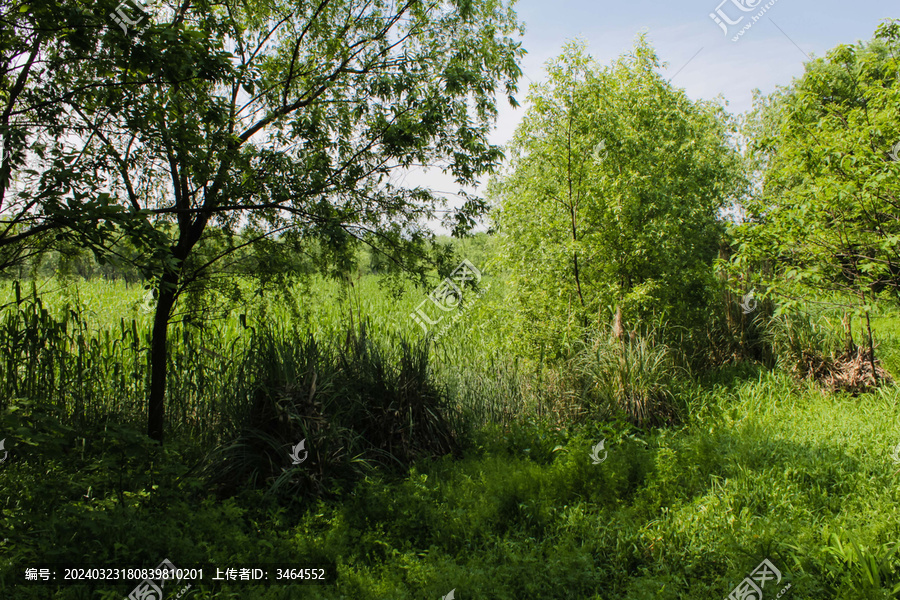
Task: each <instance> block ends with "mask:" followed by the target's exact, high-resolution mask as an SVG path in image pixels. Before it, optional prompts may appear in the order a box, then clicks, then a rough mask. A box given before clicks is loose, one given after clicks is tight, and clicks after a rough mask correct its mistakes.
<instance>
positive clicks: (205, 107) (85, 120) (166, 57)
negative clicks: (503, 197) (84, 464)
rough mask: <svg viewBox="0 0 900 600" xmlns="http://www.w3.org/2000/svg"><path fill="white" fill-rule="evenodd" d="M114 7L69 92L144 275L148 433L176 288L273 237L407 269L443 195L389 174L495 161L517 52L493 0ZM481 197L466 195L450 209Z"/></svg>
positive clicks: (503, 12) (340, 259)
mask: <svg viewBox="0 0 900 600" xmlns="http://www.w3.org/2000/svg"><path fill="white" fill-rule="evenodd" d="M121 16H122V15H120V17H121ZM125 16H127V17H128V18H119V19H112V20H109V24H108V26H107V27H106V31H107V33H106V39H105V43H106V46H105V47H106V48H107V50H108V52H107V55H106V59H107V60H106V61H105V62H101V63H98V65H90V64H85V65H83V66H82V67H83V69H84V70H85V73H88V74H90V75H91V76H93V77H95V80H96V83H97V86H96V87H95V88H94V89H93V91H92V93H91V94H80V95H79V96H77V97H75V98H68V99H66V101H67V102H68V106H69V108H70V111H71V114H73V115H77V116H78V118H80V119H81V123H82V124H83V125H84V127H85V128H87V130H88V131H89V135H90V140H91V142H92V146H91V152H92V168H94V169H96V170H97V171H98V172H101V173H103V174H105V175H106V176H107V177H108V186H109V187H108V189H107V190H104V191H103V197H104V198H111V199H112V201H113V202H114V203H115V204H117V205H118V206H120V207H122V208H123V211H124V212H125V213H127V215H128V218H121V219H118V220H117V222H116V230H115V231H116V233H117V234H119V235H124V236H126V237H127V238H128V240H129V241H130V242H131V243H133V244H134V245H135V246H136V247H137V248H138V249H139V250H140V252H141V253H142V254H141V255H140V256H141V258H140V261H139V262H140V265H141V267H142V268H143V270H144V273H145V274H146V275H147V276H148V277H150V278H152V280H153V281H154V282H155V284H154V287H155V293H156V305H155V314H154V317H153V324H152V334H151V348H150V352H149V368H150V383H149V400H148V413H149V423H148V431H149V435H150V436H151V437H153V438H155V439H157V440H162V438H163V428H164V422H165V399H166V378H167V335H168V331H169V322H170V319H171V318H172V315H173V310H174V307H175V306H176V302H177V301H178V299H179V298H180V297H182V295H183V294H184V293H186V292H187V291H190V290H191V289H192V286H198V285H201V284H202V282H203V281H204V278H205V277H207V276H208V275H209V274H210V273H212V272H213V271H214V270H215V268H216V265H217V264H219V263H220V262H221V260H222V259H223V257H226V256H228V255H229V254H230V253H231V252H233V251H234V250H235V249H237V248H239V247H243V246H247V245H252V244H254V243H261V242H263V241H265V240H270V239H272V238H273V237H274V236H278V239H279V240H281V241H292V242H294V243H298V244H299V243H303V241H304V240H313V239H315V240H316V242H315V243H316V245H317V247H321V248H324V249H325V256H324V258H323V268H333V269H335V270H339V269H340V268H341V267H342V266H344V264H345V261H347V260H349V258H350V256H351V255H352V253H351V252H349V251H348V248H349V246H350V245H351V244H352V243H353V242H354V241H355V240H358V239H365V240H366V241H367V242H368V243H372V244H377V245H378V246H379V247H380V248H381V249H382V250H383V251H384V252H386V253H388V254H390V255H391V256H393V257H394V258H395V259H396V260H397V261H398V262H401V263H403V264H404V266H405V267H407V268H412V269H415V268H416V267H417V266H418V265H420V264H421V263H420V262H419V258H420V257H421V253H420V252H419V251H420V250H421V248H422V247H423V246H424V244H425V242H427V240H428V239H429V237H430V234H429V232H428V229H427V223H428V221H430V220H431V219H433V218H434V217H435V215H436V214H437V211H438V210H440V209H441V208H442V206H443V205H444V204H445V201H444V200H443V199H442V198H441V197H440V196H439V195H438V194H436V193H434V192H432V191H431V190H430V189H427V188H422V187H407V186H403V185H401V184H396V183H392V181H395V180H397V179H398V178H395V177H394V178H392V177H391V175H392V174H393V173H395V172H397V171H402V170H404V169H408V168H414V167H418V166H422V165H426V166H429V165H430V166H435V167H437V168H441V169H443V170H444V171H445V172H446V173H449V174H451V175H452V176H453V177H455V179H456V181H457V182H458V183H459V185H460V186H461V187H463V186H468V185H473V184H475V183H477V181H478V178H479V177H480V176H481V174H483V173H485V172H487V171H489V170H490V169H492V168H493V167H494V166H495V165H497V164H498V162H499V161H500V159H501V158H502V153H501V151H500V149H499V148H497V147H495V146H492V145H491V144H490V143H489V142H488V133H489V131H490V128H491V126H492V123H493V121H494V119H495V117H496V98H497V96H498V95H499V96H501V97H502V96H506V97H508V98H509V99H510V101H513V102H514V99H513V94H514V93H515V90H516V88H515V82H516V79H517V77H518V75H519V73H520V70H519V67H518V64H517V61H518V59H519V57H520V55H521V53H522V51H521V50H520V47H519V43H518V42H517V41H515V40H514V39H513V38H512V37H511V36H513V35H514V34H515V33H516V32H517V31H518V27H519V26H518V24H517V22H516V21H515V14H514V13H513V11H512V9H511V7H510V6H508V5H506V4H504V3H503V2H502V1H500V0H447V1H445V0H402V1H400V2H393V1H386V0H316V1H314V2H307V1H301V0H273V1H255V0H251V1H250V2H235V1H232V0H225V1H223V2H206V1H205V0H199V1H191V0H188V1H187V2H179V3H177V4H172V5H171V6H166V5H156V6H151V7H148V8H147V12H146V13H143V12H142V13H136V12H134V11H133V7H132V8H129V9H128V11H126V15H125ZM109 81H112V82H115V83H116V84H117V85H115V86H107V85H105V83H104V82H109ZM98 195H99V192H98ZM483 209H484V202H483V200H481V199H480V198H477V197H470V198H468V199H467V200H466V201H465V202H464V203H463V204H462V206H461V207H456V208H454V209H453V210H452V211H451V213H450V216H451V217H455V219H452V218H451V221H452V223H453V224H455V225H456V226H458V227H459V228H465V227H466V226H467V225H468V224H470V223H471V221H472V219H473V217H474V216H476V215H477V214H479V213H480V212H482V211H483ZM238 231H239V232H240V235H236V233H237V232H238Z"/></svg>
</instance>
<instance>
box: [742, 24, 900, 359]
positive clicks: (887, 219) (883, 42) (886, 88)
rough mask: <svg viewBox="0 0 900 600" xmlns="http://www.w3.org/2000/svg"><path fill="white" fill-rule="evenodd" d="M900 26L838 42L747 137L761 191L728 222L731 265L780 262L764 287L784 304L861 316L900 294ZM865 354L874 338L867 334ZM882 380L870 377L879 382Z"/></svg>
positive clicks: (770, 101) (768, 103)
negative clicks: (734, 222) (840, 308)
mask: <svg viewBox="0 0 900 600" xmlns="http://www.w3.org/2000/svg"><path fill="white" fill-rule="evenodd" d="M898 106H900V24H898V23H897V22H894V21H886V22H884V23H882V24H881V25H880V26H879V27H878V29H877V30H876V32H875V37H874V39H873V40H872V41H870V42H867V43H859V44H857V45H855V46H846V45H841V46H838V47H836V48H834V49H833V50H831V51H830V52H829V53H828V54H827V56H826V57H825V58H820V59H816V60H813V61H810V62H809V63H807V64H806V71H805V73H804V75H803V76H802V77H801V78H799V79H797V80H795V81H794V82H793V83H792V84H791V85H790V86H788V87H785V88H781V89H779V90H778V91H776V92H775V93H774V94H772V95H771V96H769V97H757V102H756V104H755V107H754V111H753V113H752V114H751V115H750V116H749V118H748V125H747V131H748V136H749V137H750V139H751V150H752V152H753V156H754V158H755V161H756V171H757V173H758V181H759V185H758V186H757V190H756V193H755V194H753V195H752V196H751V197H750V198H749V200H748V202H747V205H746V207H745V209H746V213H747V214H746V218H745V220H744V222H742V223H740V224H739V225H738V226H737V227H735V232H734V235H735V239H736V242H737V244H738V247H739V251H738V252H737V253H736V254H735V256H734V258H733V263H734V265H736V266H737V267H739V268H740V267H742V266H743V265H746V264H751V263H754V262H756V263H758V262H760V261H763V260H766V261H769V262H771V263H773V264H775V265H776V266H777V268H776V269H774V271H773V273H772V276H771V277H768V278H766V280H765V281H764V282H763V283H764V284H765V285H766V286H767V287H768V288H769V289H770V290H771V293H772V294H774V295H775V296H777V297H779V298H780V300H781V301H782V304H783V305H784V307H786V308H787V307H790V306H792V305H794V304H797V303H799V302H801V301H805V302H808V301H810V300H815V301H824V302H829V301H834V302H836V303H837V304H838V305H842V304H843V305H844V306H848V307H850V308H851V309H853V310H855V311H856V312H858V313H859V314H864V315H865V316H866V319H867V324H868V310H869V308H870V307H871V306H872V304H874V303H875V302H876V301H877V300H878V298H885V297H887V298H891V299H893V301H894V302H896V301H897V300H898V299H900V210H898V209H900V195H898V192H900V157H898V156H897V154H898V152H900V114H898V112H897V107H898ZM868 338H869V340H868V341H869V351H870V352H869V358H870V360H871V361H872V370H873V373H875V372H876V371H875V365H874V356H873V351H874V343H873V341H872V333H871V326H870V325H869V327H868ZM876 377H877V375H876Z"/></svg>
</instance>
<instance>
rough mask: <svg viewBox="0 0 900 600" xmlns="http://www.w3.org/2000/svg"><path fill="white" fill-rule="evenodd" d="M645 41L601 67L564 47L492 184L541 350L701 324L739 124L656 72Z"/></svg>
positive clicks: (732, 187)
mask: <svg viewBox="0 0 900 600" xmlns="http://www.w3.org/2000/svg"><path fill="white" fill-rule="evenodd" d="M659 67H660V62H659V60H658V58H657V56H656V55H655V53H654V52H653V50H652V49H651V48H650V47H649V45H648V44H647V42H646V41H645V40H644V39H643V38H641V39H639V40H638V41H637V43H636V45H635V48H634V50H633V52H632V53H631V54H629V55H625V56H622V57H621V58H620V59H618V60H617V61H615V62H614V63H613V64H612V65H611V66H609V67H600V66H599V65H597V64H596V63H594V62H593V60H592V59H591V58H590V57H589V56H587V55H586V54H585V52H584V49H583V47H582V45H580V44H569V45H567V46H566V48H565V51H564V52H563V54H562V55H561V56H560V57H559V58H558V59H556V60H554V61H552V62H551V63H550V64H549V65H548V81H547V82H546V83H543V84H539V85H535V86H534V87H533V88H532V91H531V94H530V95H529V98H528V100H529V102H530V103H531V105H530V106H529V109H528V112H527V114H526V116H525V118H524V120H523V122H522V124H521V125H520V127H519V129H518V130H517V131H516V134H515V137H514V140H513V142H512V144H511V164H510V167H509V170H508V172H507V173H506V175H505V177H504V178H503V179H501V180H496V181H495V182H494V183H493V187H492V194H493V195H494V197H495V198H496V199H497V201H498V227H499V231H500V232H501V234H502V239H503V244H504V249H503V257H504V262H505V265H506V268H507V271H508V272H509V273H510V277H511V279H512V282H513V284H514V286H515V297H516V298H517V299H518V301H519V302H518V307H519V314H520V315H521V317H522V318H521V321H522V324H523V327H524V328H525V330H526V332H527V333H528V334H529V337H530V338H531V340H532V342H533V344H534V345H536V346H543V347H546V348H549V349H560V347H561V345H562V343H561V340H564V339H567V338H570V337H571V336H573V335H575V336H577V335H578V333H579V330H580V329H581V328H582V327H585V326H589V325H591V324H594V323H595V322H596V319H597V315H598V313H599V314H600V318H602V319H604V320H606V322H608V319H610V318H611V317H612V315H613V313H614V311H615V306H616V305H618V306H620V307H621V309H622V310H623V312H624V316H625V317H626V320H629V319H630V320H632V321H638V320H647V319H650V318H660V319H666V320H669V321H670V322H671V324H672V325H691V324H693V325H697V324H700V323H703V322H704V319H703V311H704V310H705V309H706V306H707V304H708V302H709V294H708V290H709V289H710V286H712V285H713V283H712V282H713V272H712V268H711V264H712V261H713V260H714V258H715V256H716V254H717V251H718V243H719V239H720V235H721V232H722V225H721V223H720V221H719V219H718V216H719V211H720V209H721V208H722V207H723V206H725V204H726V203H727V201H728V200H729V199H730V198H732V197H733V196H734V195H735V194H737V193H738V192H739V190H740V185H741V177H740V159H739V155H738V154H737V152H736V151H735V149H734V148H733V147H732V146H731V145H730V143H729V135H730V134H731V133H732V128H731V126H730V124H729V122H728V119H727V118H726V116H725V113H724V111H723V109H722V108H721V107H720V106H719V105H717V104H714V103H708V102H692V101H691V100H689V99H688V98H687V97H686V96H685V94H684V93H683V92H682V91H680V90H676V89H674V88H673V87H672V86H671V85H669V84H668V82H666V81H665V80H664V79H663V78H662V76H661V75H660V74H659V72H658V68H659Z"/></svg>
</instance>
